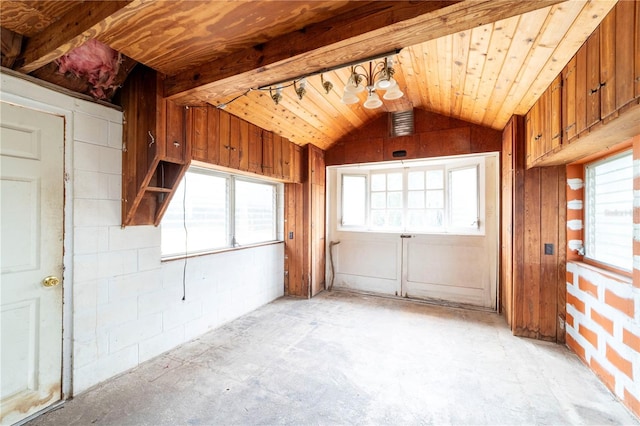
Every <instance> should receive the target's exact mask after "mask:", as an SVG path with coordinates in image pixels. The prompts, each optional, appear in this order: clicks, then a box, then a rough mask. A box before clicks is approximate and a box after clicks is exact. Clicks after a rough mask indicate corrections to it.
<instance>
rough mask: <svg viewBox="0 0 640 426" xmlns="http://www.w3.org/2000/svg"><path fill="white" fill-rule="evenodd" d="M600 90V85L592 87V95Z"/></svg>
mask: <svg viewBox="0 0 640 426" xmlns="http://www.w3.org/2000/svg"><path fill="white" fill-rule="evenodd" d="M598 90H600V86H598V87H596V88H595V89H591V93H590V94H591V95H593V94H595V93H597V92H598Z"/></svg>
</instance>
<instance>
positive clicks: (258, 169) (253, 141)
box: [248, 124, 262, 174]
mask: <svg viewBox="0 0 640 426" xmlns="http://www.w3.org/2000/svg"><path fill="white" fill-rule="evenodd" d="M248 157H249V171H250V172H253V173H259V174H262V129H261V128H259V127H258V126H255V125H253V124H249V155H248Z"/></svg>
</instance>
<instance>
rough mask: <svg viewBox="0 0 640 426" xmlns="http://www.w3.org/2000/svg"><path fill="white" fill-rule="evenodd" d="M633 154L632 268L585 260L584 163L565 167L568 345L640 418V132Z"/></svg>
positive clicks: (635, 141) (636, 138) (635, 139)
mask: <svg viewBox="0 0 640 426" xmlns="http://www.w3.org/2000/svg"><path fill="white" fill-rule="evenodd" d="M633 155H634V212H633V217H634V231H633V239H634V240H633V254H634V262H633V265H634V269H633V273H632V275H631V276H625V275H621V274H616V273H614V272H610V271H607V270H604V269H602V268H598V267H596V266H592V265H589V264H586V263H584V262H582V259H581V257H580V256H579V255H578V254H577V252H576V249H577V247H579V246H580V245H581V244H582V218H583V213H582V204H583V189H582V166H570V167H568V168H567V244H568V250H567V253H568V255H567V306H566V308H567V318H566V330H567V336H566V340H567V345H568V346H569V348H571V349H572V350H573V351H574V352H575V353H576V354H577V355H578V356H579V357H580V358H581V359H582V361H583V362H584V363H585V364H586V365H587V366H588V367H589V368H591V369H592V370H593V371H594V373H595V374H596V375H597V376H598V377H599V378H600V379H601V380H602V381H603V383H604V384H605V385H606V386H607V387H608V388H609V389H610V390H611V391H612V392H613V393H614V394H615V395H616V396H617V397H618V398H620V400H622V401H623V402H624V404H625V405H626V406H627V407H628V408H629V409H630V410H631V411H633V412H634V413H635V414H636V415H637V416H638V417H640V136H636V137H635V138H634V140H633Z"/></svg>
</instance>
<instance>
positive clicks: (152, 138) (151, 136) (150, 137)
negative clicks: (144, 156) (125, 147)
mask: <svg viewBox="0 0 640 426" xmlns="http://www.w3.org/2000/svg"><path fill="white" fill-rule="evenodd" d="M148 133H149V139H151V142H149V148H151V145H153V144H154V143H156V138H154V137H153V135H152V134H151V130H149V132H148Z"/></svg>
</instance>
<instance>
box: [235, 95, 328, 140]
mask: <svg viewBox="0 0 640 426" xmlns="http://www.w3.org/2000/svg"><path fill="white" fill-rule="evenodd" d="M225 111H227V112H228V113H230V114H233V115H235V116H237V117H240V118H242V119H244V120H246V121H249V122H251V123H253V124H255V125H256V126H259V127H261V128H263V129H265V130H268V131H271V132H274V133H277V134H279V135H281V136H283V137H285V138H287V139H289V140H290V141H292V142H294V143H297V144H299V145H304V144H306V143H313V144H314V145H318V146H319V145H327V144H328V143H330V141H329V140H328V139H326V137H324V136H322V134H320V133H318V132H317V131H315V130H314V129H313V128H312V127H311V126H310V125H309V124H308V123H306V122H304V121H299V122H298V120H297V118H296V119H293V118H292V117H289V116H287V110H286V109H285V108H284V107H282V106H281V105H279V106H275V105H274V103H273V100H272V99H271V98H270V97H269V94H268V93H264V92H251V93H249V94H247V96H244V97H242V98H239V99H238V100H237V101H235V102H232V103H230V104H229V105H228V106H227V107H226V109H225Z"/></svg>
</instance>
